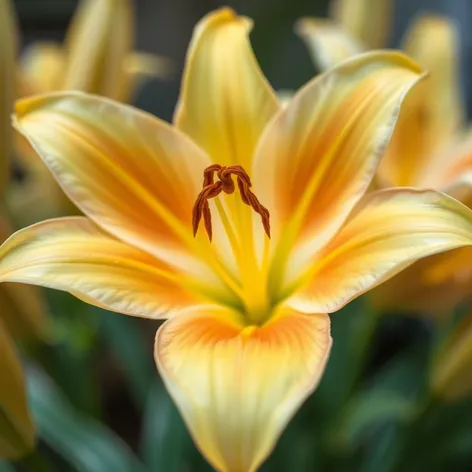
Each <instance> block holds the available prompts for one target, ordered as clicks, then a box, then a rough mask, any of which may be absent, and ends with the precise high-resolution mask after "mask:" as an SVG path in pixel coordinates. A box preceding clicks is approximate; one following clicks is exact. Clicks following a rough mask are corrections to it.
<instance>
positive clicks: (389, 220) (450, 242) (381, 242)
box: [290, 189, 472, 313]
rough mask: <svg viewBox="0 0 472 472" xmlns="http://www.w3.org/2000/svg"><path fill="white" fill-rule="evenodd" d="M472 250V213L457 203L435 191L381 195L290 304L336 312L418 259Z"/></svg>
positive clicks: (342, 234) (353, 219)
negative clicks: (454, 251) (467, 248)
mask: <svg viewBox="0 0 472 472" xmlns="http://www.w3.org/2000/svg"><path fill="white" fill-rule="evenodd" d="M471 245H472V210H470V209H469V208H467V207H466V206H464V205H462V204H461V203H459V202H458V201H457V200H454V199H453V198H451V197H448V196H447V195H445V194H441V193H439V192H435V191H433V190H413V189H389V190H384V191H380V192H375V193H373V194H370V195H368V196H367V197H365V199H364V200H363V201H362V202H361V203H360V204H359V206H358V207H357V208H356V209H355V211H354V212H353V214H352V215H351V216H350V218H349V221H348V222H347V223H346V225H345V226H344V227H343V228H342V229H341V230H340V231H339V233H338V234H337V235H336V237H335V238H334V239H333V241H331V243H330V244H329V245H328V246H327V247H326V248H324V249H323V250H322V251H321V252H320V254H319V255H318V257H317V258H316V260H315V261H314V262H313V267H312V268H311V269H310V270H309V271H308V273H307V274H306V275H305V277H306V280H307V282H306V284H305V287H304V288H303V289H302V290H300V291H298V292H297V293H296V294H295V296H294V298H293V300H291V302H290V304H291V305H292V306H293V307H294V308H295V309H297V310H300V311H304V312H305V311H306V312H314V313H317V312H318V310H321V309H324V310H325V311H326V312H328V313H330V312H333V311H336V310H338V309H339V308H341V307H342V306H344V305H345V304H346V303H348V302H349V301H351V300H352V299H353V298H355V297H357V296H359V295H361V294H362V293H364V292H367V291H368V290H370V289H372V288H374V287H375V286H377V285H378V284H380V283H382V282H383V281H385V280H387V279H389V278H390V277H393V276H394V275H395V274H397V273H398V272H400V271H401V270H403V269H405V268H406V267H408V266H409V265H411V264H412V263H413V262H415V261H417V260H418V259H421V258H423V257H426V256H430V255H433V254H438V253H440V252H444V251H448V250H451V249H455V248H460V247H465V246H471ZM300 283H301V280H300Z"/></svg>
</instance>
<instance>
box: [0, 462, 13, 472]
mask: <svg viewBox="0 0 472 472" xmlns="http://www.w3.org/2000/svg"><path fill="white" fill-rule="evenodd" d="M0 472H15V469H14V468H13V466H12V465H11V464H10V463H9V462H5V461H0Z"/></svg>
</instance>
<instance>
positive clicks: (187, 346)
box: [155, 307, 331, 472]
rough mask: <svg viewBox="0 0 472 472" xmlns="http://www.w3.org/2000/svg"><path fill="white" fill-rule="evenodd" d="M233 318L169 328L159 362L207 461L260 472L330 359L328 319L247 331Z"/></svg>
mask: <svg viewBox="0 0 472 472" xmlns="http://www.w3.org/2000/svg"><path fill="white" fill-rule="evenodd" d="M235 316H236V315H234V314H233V313H230V312H228V311H226V310H223V309H219V308H213V307H208V308H207V309H206V310H204V309H200V310H194V311H193V312H191V313H190V314H188V316H182V317H178V318H175V319H174V320H170V321H168V322H166V323H165V324H164V325H163V326H162V327H161V328H160V330H159V331H158V334H157V337H156V350H155V358H156V362H157V366H158V368H159V371H160V373H161V375H162V377H163V379H164V382H165V384H166V386H167V388H168V390H169V392H170V394H171V395H172V397H173V399H174V401H175V402H176V404H177V407H178V409H179V410H180V412H181V414H182V416H183V418H184V421H185V423H186V424H187V427H188V429H189V431H190V433H191V435H192V437H193V439H194V441H195V443H196V444H197V446H198V448H199V449H200V451H201V452H202V454H203V455H204V456H205V457H206V458H207V460H208V461H209V462H210V464H211V465H212V466H213V467H214V468H215V469H216V470H218V471H221V472H243V471H244V472H254V471H256V470H257V469H258V468H259V466H260V464H261V463H262V462H263V461H264V460H265V459H266V457H267V456H268V455H269V453H270V452H271V450H272V449H273V447H274V445H275V442H276V440H277V439H278V437H279V435H280V434H281V432H282V431H283V429H284V428H285V426H286V425H287V423H288V421H289V420H290V418H291V417H292V415H293V414H294V413H295V411H296V410H297V409H298V408H299V407H300V405H301V403H302V402H303V401H304V400H305V399H306V397H307V396H308V395H310V393H311V392H312V391H313V390H314V389H315V388H316V386H317V384H318V382H319V380H320V378H321V375H322V373H323V370H324V366H325V364H326V360H327V358H328V354H329V350H330V346H331V338H330V333H329V329H330V328H329V317H328V316H327V315H310V316H305V315H301V314H298V313H295V312H292V311H288V310H284V311H283V312H282V313H280V314H279V316H278V317H276V318H274V319H273V320H272V321H269V322H268V323H267V324H265V325H263V326H260V327H258V326H251V327H246V328H242V327H241V325H239V324H238V322H237V319H235Z"/></svg>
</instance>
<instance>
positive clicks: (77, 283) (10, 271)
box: [0, 217, 196, 318]
mask: <svg viewBox="0 0 472 472" xmlns="http://www.w3.org/2000/svg"><path fill="white" fill-rule="evenodd" d="M0 282H20V283H28V284H35V285H42V286H45V287H50V288H55V289H58V290H65V291H68V292H71V293H73V294H74V295H76V296H77V297H79V298H81V299H82V300H84V301H86V302H88V303H91V304H93V305H97V306H100V307H102V308H106V309H108V310H113V311H117V312H120V313H125V314H128V315H133V316H141V317H145V318H161V317H165V316H167V315H168V312H169V310H173V311H177V310H178V309H180V308H183V307H185V306H188V305H189V304H190V305H192V304H194V303H195V301H196V300H195V297H193V296H192V295H191V294H190V293H189V292H188V291H186V290H185V289H184V287H185V279H184V278H183V277H177V276H176V274H174V273H173V272H172V271H171V269H169V268H168V267H167V266H165V265H164V264H163V263H161V262H160V261H158V260H157V259H156V258H154V257H153V256H151V255H149V254H148V253H145V252H143V251H141V250H139V249H136V248H134V247H132V246H130V245H128V244H126V243H123V242H121V241H119V240H117V239H115V238H113V237H111V236H109V235H107V234H106V233H104V232H103V231H102V230H101V229H100V228H98V226H96V225H95V224H94V223H93V222H91V221H90V220H88V219H87V218H84V217H75V218H74V217H71V218H59V219H56V220H49V221H45V222H43V223H38V224H36V225H33V226H30V227H28V228H25V229H23V230H20V231H18V232H17V233H15V234H14V235H13V236H12V237H10V238H9V239H8V240H7V241H6V242H5V243H4V244H3V245H2V246H1V247H0Z"/></svg>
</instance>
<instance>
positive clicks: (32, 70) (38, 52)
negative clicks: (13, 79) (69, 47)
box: [21, 42, 66, 94]
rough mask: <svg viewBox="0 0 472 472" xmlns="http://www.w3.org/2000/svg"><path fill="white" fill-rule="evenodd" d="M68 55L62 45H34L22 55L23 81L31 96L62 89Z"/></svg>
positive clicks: (43, 43)
mask: <svg viewBox="0 0 472 472" xmlns="http://www.w3.org/2000/svg"><path fill="white" fill-rule="evenodd" d="M65 67H66V54H65V51H64V49H63V47H62V46H61V45H60V44H57V43H53V42H40V43H34V44H33V45H31V46H29V47H28V48H27V49H26V50H25V52H24V53H23V54H22V55H21V69H22V74H23V79H24V80H25V81H26V83H27V86H28V88H29V94H36V93H45V92H52V91H54V90H58V89H60V88H61V83H62V80H63V78H64V77H63V74H64V69H65Z"/></svg>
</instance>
